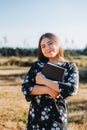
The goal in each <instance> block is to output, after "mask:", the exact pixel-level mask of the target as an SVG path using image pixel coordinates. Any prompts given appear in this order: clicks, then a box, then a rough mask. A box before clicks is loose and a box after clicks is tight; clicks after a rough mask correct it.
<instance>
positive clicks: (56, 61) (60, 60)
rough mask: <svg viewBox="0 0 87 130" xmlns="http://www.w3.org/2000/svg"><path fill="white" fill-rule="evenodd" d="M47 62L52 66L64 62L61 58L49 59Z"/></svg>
mask: <svg viewBox="0 0 87 130" xmlns="http://www.w3.org/2000/svg"><path fill="white" fill-rule="evenodd" d="M49 62H52V63H54V64H59V63H64V62H65V60H64V58H62V57H59V58H50V59H49Z"/></svg>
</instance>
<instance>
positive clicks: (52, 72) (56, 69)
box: [42, 62, 65, 81]
mask: <svg viewBox="0 0 87 130" xmlns="http://www.w3.org/2000/svg"><path fill="white" fill-rule="evenodd" d="M64 72H65V69H64V68H62V67H60V66H58V65H55V64H53V63H50V62H48V63H46V64H45V65H44V67H43V69H42V74H44V75H45V76H46V77H47V78H48V79H51V80H54V81H62V80H63V77H64Z"/></svg>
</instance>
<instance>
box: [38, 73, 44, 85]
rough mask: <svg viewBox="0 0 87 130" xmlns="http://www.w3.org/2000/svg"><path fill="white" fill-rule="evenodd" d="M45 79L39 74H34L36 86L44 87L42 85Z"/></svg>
mask: <svg viewBox="0 0 87 130" xmlns="http://www.w3.org/2000/svg"><path fill="white" fill-rule="evenodd" d="M45 79H46V78H45V76H44V75H43V74H42V73H41V72H38V73H37V74H36V83H37V84H41V85H45V84H44V82H45Z"/></svg>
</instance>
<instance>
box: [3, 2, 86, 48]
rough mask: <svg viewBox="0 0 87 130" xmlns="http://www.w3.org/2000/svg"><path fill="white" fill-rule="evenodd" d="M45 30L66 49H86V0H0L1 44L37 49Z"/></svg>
mask: <svg viewBox="0 0 87 130" xmlns="http://www.w3.org/2000/svg"><path fill="white" fill-rule="evenodd" d="M46 32H51V33H54V34H56V35H57V36H58V37H59V39H60V42H61V44H62V47H63V48H64V49H66V48H70V49H84V48H85V47H86V46H87V0H0V47H4V46H6V47H14V48H16V47H20V48H36V47H37V46H38V41H39V38H40V36H41V35H42V34H44V33H46Z"/></svg>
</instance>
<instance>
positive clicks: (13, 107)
mask: <svg viewBox="0 0 87 130" xmlns="http://www.w3.org/2000/svg"><path fill="white" fill-rule="evenodd" d="M28 70H29V67H18V66H3V67H2V66H0V130H25V125H26V119H27V114H28V109H29V103H28V102H26V100H25V99H24V96H23V94H22V92H21V84H22V82H23V76H24V74H26V72H27V71H28ZM67 100H68V103H69V130H87V83H81V82H80V85H79V91H78V93H77V95H76V96H72V97H69V98H68V99H67Z"/></svg>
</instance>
